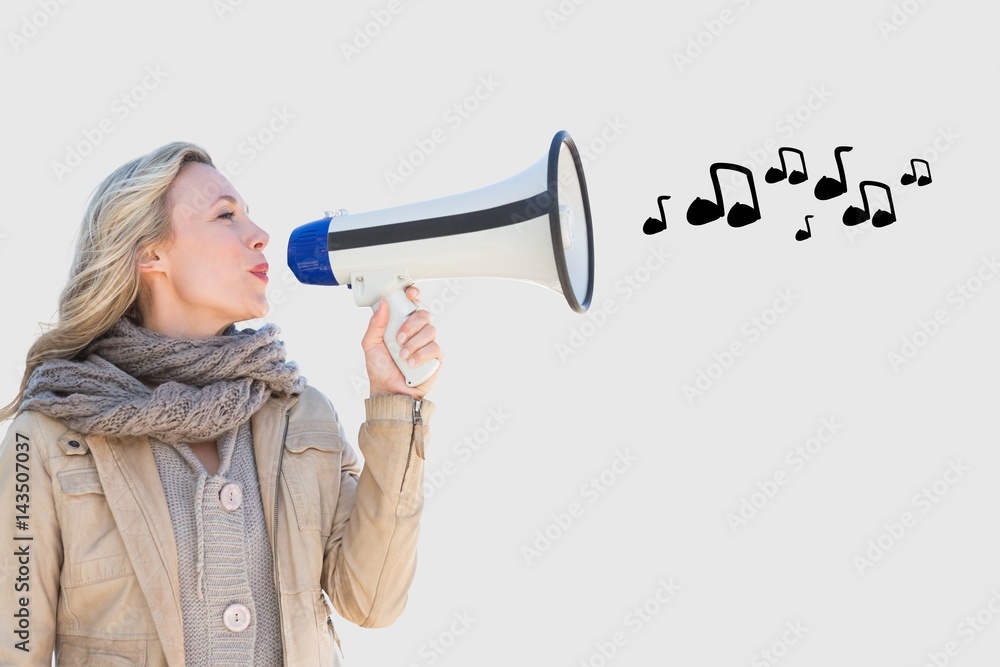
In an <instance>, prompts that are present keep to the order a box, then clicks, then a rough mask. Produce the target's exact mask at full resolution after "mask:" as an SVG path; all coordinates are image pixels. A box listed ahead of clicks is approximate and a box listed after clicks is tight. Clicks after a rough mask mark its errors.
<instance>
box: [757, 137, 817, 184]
mask: <svg viewBox="0 0 1000 667" xmlns="http://www.w3.org/2000/svg"><path fill="white" fill-rule="evenodd" d="M788 151H791V152H792V153H795V154H796V155H798V156H799V162H800V163H802V171H798V170H797V169H796V170H795V171H793V172H792V173H790V174H789V173H788V167H786V166H785V153H786V152H788ZM778 159H779V160H781V169H778V168H777V167H771V168H770V169H768V170H767V173H766V174H764V180H765V181H767V182H768V183H777V182H778V181H783V180H785V176H788V182H789V183H790V184H792V185H798V184H799V183H802V182H803V181H807V180H809V174H808V172H806V157H805V156H804V155H803V154H802V151H800V150H799V149H798V148H792V147H791V146H782V147H781V148H779V149H778Z"/></svg>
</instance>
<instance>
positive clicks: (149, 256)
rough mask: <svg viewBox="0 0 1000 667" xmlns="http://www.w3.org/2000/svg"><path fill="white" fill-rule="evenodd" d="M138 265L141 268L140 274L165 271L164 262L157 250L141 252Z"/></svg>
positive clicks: (147, 249) (148, 249)
mask: <svg viewBox="0 0 1000 667" xmlns="http://www.w3.org/2000/svg"><path fill="white" fill-rule="evenodd" d="M137 264H138V267H139V273H152V272H155V271H163V270H164V268H165V267H164V265H163V260H162V259H160V253H159V252H158V251H157V250H156V249H155V248H146V249H145V250H140V251H139V257H138V260H137Z"/></svg>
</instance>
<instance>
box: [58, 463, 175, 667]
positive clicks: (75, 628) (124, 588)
mask: <svg viewBox="0 0 1000 667" xmlns="http://www.w3.org/2000/svg"><path fill="white" fill-rule="evenodd" d="M57 478H58V480H59V482H58V484H59V487H60V489H61V494H60V498H59V504H58V512H59V526H60V530H61V532H62V542H63V566H62V571H61V573H60V587H61V594H60V600H59V611H58V614H59V619H58V626H59V628H60V630H61V631H63V632H71V633H73V634H81V635H85V637H67V638H66V641H67V650H68V651H70V652H71V654H72V651H74V650H75V648H74V647H76V646H77V645H78V644H79V643H80V642H81V641H84V640H85V639H87V640H89V639H90V638H95V637H99V638H103V639H104V640H109V639H132V640H137V639H143V640H145V639H155V638H156V628H155V627H154V624H153V618H152V615H151V613H150V611H149V607H148V605H147V604H146V598H145V596H144V595H143V593H142V589H141V588H140V586H139V581H138V579H137V578H136V575H135V570H134V569H133V568H132V561H131V559H130V558H129V556H128V552H127V550H126V549H125V543H124V542H123V541H122V538H121V534H120V533H119V531H118V525H117V524H116V523H115V520H114V516H113V515H112V514H111V508H110V507H108V502H107V498H106V496H105V495H104V490H103V488H102V487H101V481H100V478H99V477H98V474H97V469H96V468H92V467H80V468H70V469H66V470H61V471H59V472H58V473H57ZM105 645H106V644H105ZM91 648H93V647H91ZM98 653H100V651H98ZM108 659H109V660H110V659H111V657H109V658H108ZM57 664H62V663H57ZM67 664H76V663H74V662H69V663H67ZM79 664H84V663H82V662H81V663H79ZM87 664H105V663H97V662H90V663H87ZM107 664H109V665H111V664H117V663H115V662H108V663H107Z"/></svg>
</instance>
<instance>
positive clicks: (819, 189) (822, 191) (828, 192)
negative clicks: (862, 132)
mask: <svg viewBox="0 0 1000 667" xmlns="http://www.w3.org/2000/svg"><path fill="white" fill-rule="evenodd" d="M851 150H854V147H853V146H837V147H836V148H834V149H833V159H835V160H836V161H837V173H838V174H840V179H839V180H838V179H836V178H830V177H829V176H824V177H823V178H821V179H819V181H817V183H816V189H815V190H814V191H813V192H814V194H815V195H816V199H819V200H820V201H825V200H827V199H833V198H834V197H839V196H840V195H842V194H844V193H845V192H847V176H845V175H844V161H843V159H842V158H841V157H840V154H841V153H846V152H847V151H851Z"/></svg>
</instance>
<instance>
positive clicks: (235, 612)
mask: <svg viewBox="0 0 1000 667" xmlns="http://www.w3.org/2000/svg"><path fill="white" fill-rule="evenodd" d="M222 622H223V623H225V624H226V628H227V629H229V630H232V631H233V632H243V631H244V630H246V629H247V627H248V626H249V625H250V610H249V609H248V608H247V606H246V605H245V604H240V603H239V602H237V603H235V604H231V605H229V606H228V607H226V610H225V611H224V612H222Z"/></svg>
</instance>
